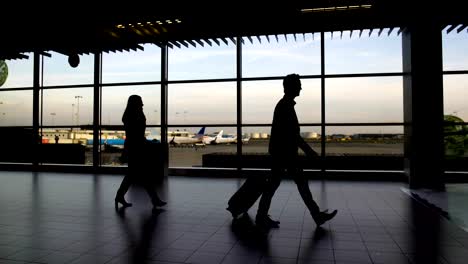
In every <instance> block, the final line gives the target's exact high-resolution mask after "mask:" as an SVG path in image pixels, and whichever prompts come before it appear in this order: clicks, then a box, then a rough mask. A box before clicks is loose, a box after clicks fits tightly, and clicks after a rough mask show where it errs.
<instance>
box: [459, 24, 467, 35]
mask: <svg viewBox="0 0 468 264" xmlns="http://www.w3.org/2000/svg"><path fill="white" fill-rule="evenodd" d="M466 27H468V25H463V24H462V25H461V26H460V27H459V28H458V29H457V33H460V32H462V30H464V29H465V28H466Z"/></svg>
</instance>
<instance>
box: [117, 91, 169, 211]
mask: <svg viewBox="0 0 468 264" xmlns="http://www.w3.org/2000/svg"><path fill="white" fill-rule="evenodd" d="M122 122H123V124H124V129H125V143H124V153H126V155H127V157H128V173H127V175H125V177H124V178H123V180H122V183H121V184H120V187H119V189H118V190H117V194H116V196H115V209H116V210H117V209H118V204H119V203H120V204H122V206H124V207H129V206H132V204H131V203H128V202H127V201H126V200H125V194H126V193H127V191H128V188H130V185H132V184H133V183H135V182H136V181H138V182H140V183H142V184H143V186H144V188H145V190H146V191H147V192H148V194H149V196H150V197H151V202H152V203H153V210H154V209H156V207H158V206H164V205H166V202H165V201H162V200H161V199H160V198H159V196H158V194H157V193H156V190H155V188H154V186H153V184H152V180H151V179H148V178H147V177H146V176H145V175H144V173H145V170H144V168H145V166H148V165H149V164H146V163H147V162H148V159H147V158H146V157H145V155H146V154H147V152H146V148H147V147H148V144H149V142H147V140H146V137H145V130H146V117H145V114H144V113H143V101H142V99H141V97H140V96H139V95H131V96H130V97H129V98H128V101H127V107H126V108H125V112H124V114H123V116H122ZM145 177H146V179H145Z"/></svg>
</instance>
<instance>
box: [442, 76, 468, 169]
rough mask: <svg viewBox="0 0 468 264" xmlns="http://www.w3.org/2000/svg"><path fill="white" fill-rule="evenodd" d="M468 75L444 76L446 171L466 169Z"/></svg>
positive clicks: (467, 152) (467, 148) (467, 150)
mask: <svg viewBox="0 0 468 264" xmlns="http://www.w3.org/2000/svg"><path fill="white" fill-rule="evenodd" d="M467 84H468V75H445V76H444V120H445V121H447V122H451V123H452V124H446V126H445V127H444V144H445V158H446V160H445V162H446V165H445V167H446V170H447V171H468V167H467V164H468V163H467V162H466V161H467V157H468V125H464V124H457V123H463V122H468V107H467V105H466V99H465V98H467V96H468V89H467V87H466V85H467Z"/></svg>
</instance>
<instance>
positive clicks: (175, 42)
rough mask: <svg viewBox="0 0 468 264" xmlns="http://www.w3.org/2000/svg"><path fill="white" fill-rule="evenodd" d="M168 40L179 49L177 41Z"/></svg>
mask: <svg viewBox="0 0 468 264" xmlns="http://www.w3.org/2000/svg"><path fill="white" fill-rule="evenodd" d="M169 42H170V43H171V44H173V45H175V46H177V47H178V48H179V49H180V44H179V43H177V41H174V40H172V41H169Z"/></svg>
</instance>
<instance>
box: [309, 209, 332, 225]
mask: <svg viewBox="0 0 468 264" xmlns="http://www.w3.org/2000/svg"><path fill="white" fill-rule="evenodd" d="M337 213H338V211H337V210H333V212H331V213H327V210H325V211H323V212H320V214H319V215H318V216H317V217H316V218H314V220H315V223H316V224H317V226H321V225H323V224H324V223H325V222H327V221H329V220H331V219H332V218H333V217H335V215H336V214H337Z"/></svg>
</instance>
